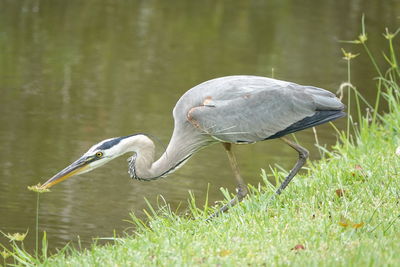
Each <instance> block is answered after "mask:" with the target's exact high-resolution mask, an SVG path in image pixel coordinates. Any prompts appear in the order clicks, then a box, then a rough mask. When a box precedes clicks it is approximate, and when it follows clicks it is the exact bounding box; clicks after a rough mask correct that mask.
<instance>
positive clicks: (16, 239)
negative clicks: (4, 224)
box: [0, 230, 28, 242]
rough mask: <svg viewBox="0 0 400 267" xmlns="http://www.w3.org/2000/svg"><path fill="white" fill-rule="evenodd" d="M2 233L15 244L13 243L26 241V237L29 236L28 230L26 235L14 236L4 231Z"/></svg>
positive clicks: (17, 234)
mask: <svg viewBox="0 0 400 267" xmlns="http://www.w3.org/2000/svg"><path fill="white" fill-rule="evenodd" d="M0 233H2V234H3V235H4V236H5V237H6V238H7V239H8V240H10V242H13V241H19V242H22V241H24V239H25V237H26V235H27V234H28V230H26V232H25V233H13V234H10V233H8V234H6V233H4V232H2V231H0Z"/></svg>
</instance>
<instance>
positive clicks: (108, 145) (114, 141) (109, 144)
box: [95, 134, 137, 150]
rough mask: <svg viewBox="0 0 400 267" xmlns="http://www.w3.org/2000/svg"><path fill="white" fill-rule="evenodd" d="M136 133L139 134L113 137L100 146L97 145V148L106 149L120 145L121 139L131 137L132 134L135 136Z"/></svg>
mask: <svg viewBox="0 0 400 267" xmlns="http://www.w3.org/2000/svg"><path fill="white" fill-rule="evenodd" d="M134 135H137V134H132V135H128V136H123V137H116V138H113V139H111V140H109V141H107V142H104V143H103V144H101V145H99V146H98V147H96V149H95V150H106V149H109V148H111V147H113V146H115V145H118V144H119V142H121V140H124V139H125V138H128V137H131V136H134Z"/></svg>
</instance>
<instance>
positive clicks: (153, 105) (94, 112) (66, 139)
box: [0, 0, 400, 249]
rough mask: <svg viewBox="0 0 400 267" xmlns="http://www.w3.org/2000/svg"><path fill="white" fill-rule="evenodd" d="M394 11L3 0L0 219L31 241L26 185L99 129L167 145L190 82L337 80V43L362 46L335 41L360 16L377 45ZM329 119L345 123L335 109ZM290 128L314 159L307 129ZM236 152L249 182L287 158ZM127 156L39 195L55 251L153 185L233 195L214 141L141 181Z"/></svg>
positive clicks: (30, 197) (399, 5)
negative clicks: (165, 173) (161, 174)
mask: <svg viewBox="0 0 400 267" xmlns="http://www.w3.org/2000/svg"><path fill="white" fill-rule="evenodd" d="M399 11H400V2H399V1H363V0H357V1H348V0H342V1H317V0H310V1H278V0H276V1H261V0H253V1H247V0H246V1H220V0H217V1H215V0H213V1H211V0H210V1H183V0H181V1H172V0H171V1H161V0H160V1H155V0H148V1H144V0H143V1H139V0H137V1H111V0H108V1H100V0H88V1H83V2H82V1H61V0H58V1H39V0H32V1H28V0H26V1H23V0H21V1H14V0H3V1H0V51H1V53H0V92H1V96H0V147H1V149H0V187H1V189H0V230H2V231H3V232H6V233H8V232H10V233H12V232H25V231H26V230H27V229H29V231H30V234H29V236H28V238H27V240H26V242H25V245H26V247H28V248H32V247H33V246H34V229H35V208H36V205H35V201H36V195H35V194H34V193H32V192H30V191H28V190H27V186H28V185H33V184H37V183H38V182H42V183H43V182H44V181H46V180H47V179H48V178H49V177H51V176H52V175H54V174H55V173H56V172H57V171H59V170H60V169H62V168H64V167H65V166H67V165H68V164H69V163H70V162H72V161H73V160H75V159H76V158H77V157H79V156H80V155H81V154H82V153H83V152H85V151H86V150H87V149H88V148H89V147H90V146H91V145H93V144H95V143H97V142H98V141H100V140H103V139H106V138H109V137H115V136H124V135H129V134H131V133H138V132H144V133H149V134H152V135H154V136H157V137H158V138H159V140H160V142H161V143H163V144H164V145H166V144H167V143H168V140H169V137H170V135H171V133H172V129H173V119H172V114H171V113H172V108H173V107H174V104H175V103H176V101H177V100H178V99H179V97H180V96H181V95H182V94H183V93H184V92H185V91H186V90H187V89H189V88H191V87H192V86H194V85H196V84H198V83H200V82H203V81H205V80H208V79H211V78H215V77H220V76H226V75H233V74H252V75H261V76H269V77H271V76H273V77H275V78H278V79H283V80H289V81H294V82H296V83H300V84H309V85H314V86H318V87H322V88H326V89H329V90H331V91H336V90H337V89H338V87H339V85H340V84H341V83H342V82H343V81H345V80H346V77H347V67H346V62H345V61H344V60H343V59H342V52H341V48H342V47H344V48H345V49H347V50H348V51H353V52H354V53H357V52H358V51H361V48H360V47H356V46H350V45H348V44H344V43H341V42H339V40H352V39H355V38H356V37H357V36H358V34H359V32H360V28H361V26H360V25H361V16H362V14H363V13H364V14H365V15H366V25H367V30H368V36H369V38H370V40H369V45H370V47H371V50H372V51H375V52H378V53H380V51H382V50H383V51H385V50H386V46H385V44H386V43H385V40H384V38H383V37H382V35H381V33H382V32H383V31H384V29H385V27H386V26H388V27H390V28H391V29H392V30H393V31H394V30H395V26H396V25H397V26H399V14H400V12H399ZM361 53H362V56H360V57H358V58H357V59H355V60H354V61H353V70H352V79H353V81H354V83H355V84H356V85H357V86H358V88H359V89H360V90H361V91H362V92H363V93H364V94H365V95H366V96H367V98H368V99H373V97H374V93H375V92H374V82H373V81H372V77H374V76H375V73H374V70H373V68H372V67H371V64H369V62H368V59H367V57H366V56H365V53H363V52H362V51H361ZM335 124H336V125H337V126H338V127H339V128H342V129H343V128H344V125H345V120H341V121H337V122H336V123H335ZM317 130H318V137H319V141H320V143H322V144H326V145H327V147H329V146H330V145H331V144H333V143H335V141H336V137H335V134H334V131H333V129H332V127H331V126H329V125H324V126H321V127H318V129H317ZM296 136H297V138H298V139H299V141H300V142H301V144H303V145H304V146H305V147H307V148H308V149H309V150H310V152H311V158H313V159H317V158H318V157H319V153H318V150H317V149H316V148H315V145H314V144H315V139H314V135H313V133H312V130H306V131H303V132H302V133H298V134H297V135H296ZM160 147H161V146H160ZM235 149H236V151H237V157H238V161H239V164H240V168H241V171H242V175H243V177H244V178H245V180H246V182H248V183H250V184H253V185H256V184H258V183H260V182H261V178H260V169H261V168H264V169H266V170H267V171H269V166H275V164H279V165H280V166H282V167H284V168H286V169H290V168H291V167H292V166H293V164H294V163H295V161H296V159H297V153H296V152H295V151H293V150H292V149H291V148H290V147H288V146H286V145H283V143H282V142H280V141H279V140H274V141H268V142H263V143H258V144H256V145H247V146H240V147H237V148H235ZM161 151H162V149H161V148H160V149H159V152H161ZM126 158H127V157H122V158H121V159H117V160H115V161H113V162H111V163H109V164H107V165H105V166H104V167H102V168H101V169H98V170H96V171H93V172H90V173H87V174H84V175H81V176H77V177H74V178H71V179H69V180H67V181H65V182H63V183H61V184H58V185H57V186H55V187H54V188H53V189H52V192H51V193H47V194H43V195H42V196H41V208H40V231H47V234H48V238H49V240H50V247H51V248H52V249H54V248H60V247H62V246H63V245H65V244H66V243H67V242H70V241H72V242H75V243H76V241H77V240H78V236H79V238H80V240H81V242H82V244H83V246H87V245H88V244H90V242H92V238H95V237H109V236H112V235H113V231H114V230H116V232H117V233H122V232H123V231H124V230H125V229H127V228H128V227H130V226H131V225H130V224H129V223H128V222H126V221H125V220H127V219H129V213H130V212H132V211H134V212H135V213H136V214H138V215H139V216H143V209H144V208H146V207H147V205H146V202H145V198H147V199H148V200H149V202H150V203H153V204H155V203H156V202H157V196H158V195H163V197H164V198H165V199H166V201H167V202H168V203H170V204H171V206H172V207H174V208H176V207H178V206H179V205H180V206H181V208H180V210H184V207H185V205H186V203H187V199H188V197H189V193H188V191H189V190H191V191H192V192H193V193H194V194H195V196H196V199H197V200H198V204H199V205H202V204H203V203H204V199H205V196H206V191H207V187H208V185H209V186H210V189H209V199H210V203H213V202H214V201H217V200H221V199H223V196H222V194H221V192H220V187H226V188H228V189H229V190H230V191H231V192H234V188H235V184H234V179H233V177H232V173H231V170H230V167H229V163H228V160H227V157H226V155H225V152H224V150H223V149H222V146H221V145H214V146H212V147H209V148H207V149H205V150H202V151H201V152H199V153H198V154H196V155H195V156H194V157H192V159H190V161H189V162H188V163H187V164H186V165H185V166H184V167H182V168H181V169H180V170H179V171H178V172H176V173H175V174H173V175H171V176H169V177H167V178H165V179H160V180H157V181H153V182H149V183H146V182H139V181H136V180H132V179H130V178H129V176H128V174H127V163H126ZM128 232H129V230H128ZM0 242H1V243H3V244H5V243H7V241H6V240H5V239H4V238H3V237H1V238H0Z"/></svg>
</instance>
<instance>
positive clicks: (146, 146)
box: [129, 131, 211, 180]
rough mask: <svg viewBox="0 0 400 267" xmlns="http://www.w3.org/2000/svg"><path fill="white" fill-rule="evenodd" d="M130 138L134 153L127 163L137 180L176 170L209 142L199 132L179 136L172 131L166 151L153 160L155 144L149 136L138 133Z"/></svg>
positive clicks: (150, 178)
mask: <svg viewBox="0 0 400 267" xmlns="http://www.w3.org/2000/svg"><path fill="white" fill-rule="evenodd" d="M177 136H180V138H179V139H178V138H177ZM132 139H133V142H132V147H131V149H130V150H131V151H133V152H135V153H136V155H135V156H134V157H133V160H131V161H130V163H129V173H130V174H131V176H132V178H135V179H138V180H154V179H157V178H159V177H163V176H166V175H168V174H170V173H172V172H174V171H176V170H177V169H178V168H180V167H181V166H183V165H184V163H185V162H186V161H187V160H188V159H189V158H190V157H191V156H192V155H193V154H194V153H195V152H196V151H198V150H199V149H201V148H202V147H205V146H207V145H208V144H210V143H211V142H210V140H209V139H208V138H204V136H202V135H200V134H196V135H193V133H192V135H190V136H181V135H179V134H178V133H176V132H175V131H174V133H173V135H172V138H171V141H170V142H169V144H168V147H167V149H166V151H165V152H164V153H163V154H162V155H161V157H160V158H159V159H158V160H157V161H155V160H154V155H155V145H154V143H153V141H152V140H151V139H150V138H149V137H147V136H146V135H141V134H140V135H136V136H133V137H132Z"/></svg>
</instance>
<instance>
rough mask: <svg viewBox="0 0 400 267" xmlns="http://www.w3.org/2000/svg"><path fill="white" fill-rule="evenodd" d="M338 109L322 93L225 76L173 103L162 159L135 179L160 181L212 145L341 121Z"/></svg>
mask: <svg viewBox="0 0 400 267" xmlns="http://www.w3.org/2000/svg"><path fill="white" fill-rule="evenodd" d="M343 107H344V106H343V104H342V103H341V102H340V101H339V99H337V98H336V97H335V95H334V94H332V93H331V92H329V91H326V90H324V89H320V88H316V87H311V86H301V85H298V84H294V83H290V82H285V81H280V80H275V79H270V78H264V77H257V76H228V77H222V78H217V79H213V80H210V81H207V82H204V83H201V84H199V85H197V86H195V87H193V88H192V89H190V90H188V91H187V92H186V93H185V94H184V95H182V97H181V98H180V99H179V100H178V102H177V103H176V105H175V108H174V110H173V116H174V121H175V123H174V132H173V134H172V137H171V140H170V143H169V145H168V147H167V150H166V151H165V153H164V154H163V155H162V156H161V158H160V159H159V160H158V161H157V162H155V163H154V165H153V166H152V168H150V169H147V168H146V171H143V172H142V171H141V170H139V169H138V168H136V175H137V176H136V178H138V179H149V178H156V177H159V176H164V175H166V174H168V173H170V172H171V171H172V170H175V169H176V167H179V166H182V163H183V162H184V161H185V160H186V159H188V157H190V156H191V155H193V154H194V153H195V152H196V151H198V150H199V149H201V148H203V147H205V146H207V145H209V144H212V143H216V142H226V143H234V144H243V143H255V142H258V141H263V140H266V139H271V138H276V137H280V136H282V135H285V134H287V133H290V132H295V131H297V130H301V129H304V128H308V127H312V126H315V125H318V124H321V123H324V122H326V121H330V120H333V119H336V118H339V117H342V116H343V115H344V113H343V112H342V110H343ZM315 115H317V116H315ZM313 116H314V117H313ZM306 118H309V121H306V122H305V123H303V124H301V125H297V126H296V123H298V122H301V121H302V120H304V119H306ZM290 126H294V127H293V128H290ZM285 130H286V132H285ZM177 148H179V149H177ZM141 174H142V175H141Z"/></svg>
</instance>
